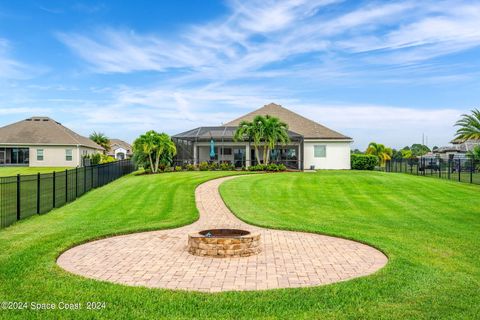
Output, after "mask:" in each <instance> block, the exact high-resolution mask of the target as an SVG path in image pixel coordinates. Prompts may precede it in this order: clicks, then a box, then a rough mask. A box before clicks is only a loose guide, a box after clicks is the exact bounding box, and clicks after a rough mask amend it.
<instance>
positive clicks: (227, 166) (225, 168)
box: [220, 162, 235, 171]
mask: <svg viewBox="0 0 480 320" xmlns="http://www.w3.org/2000/svg"><path fill="white" fill-rule="evenodd" d="M220 170H222V171H228V170H235V166H234V165H233V164H231V163H228V162H223V163H221V164H220Z"/></svg>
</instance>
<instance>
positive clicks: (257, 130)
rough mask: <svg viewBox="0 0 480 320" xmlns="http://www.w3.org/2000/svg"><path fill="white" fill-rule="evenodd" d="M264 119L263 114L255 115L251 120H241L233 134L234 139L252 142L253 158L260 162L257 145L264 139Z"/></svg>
mask: <svg viewBox="0 0 480 320" xmlns="http://www.w3.org/2000/svg"><path fill="white" fill-rule="evenodd" d="M265 121H266V120H265V117H263V116H256V117H255V118H254V119H253V121H252V122H250V121H242V122H240V124H239V126H238V128H237V131H235V135H234V140H235V141H239V140H250V141H252V142H253V147H254V148H255V159H256V160H257V163H260V155H259V152H258V147H259V146H260V144H261V143H262V140H263V139H264V129H265Z"/></svg>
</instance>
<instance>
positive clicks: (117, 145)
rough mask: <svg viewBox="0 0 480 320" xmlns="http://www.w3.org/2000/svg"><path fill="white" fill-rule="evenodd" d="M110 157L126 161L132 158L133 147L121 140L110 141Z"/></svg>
mask: <svg viewBox="0 0 480 320" xmlns="http://www.w3.org/2000/svg"><path fill="white" fill-rule="evenodd" d="M108 155H109V156H111V157H114V158H115V159H117V160H124V159H128V158H131V157H132V146H131V145H130V144H129V143H127V142H125V141H123V140H120V139H110V151H108Z"/></svg>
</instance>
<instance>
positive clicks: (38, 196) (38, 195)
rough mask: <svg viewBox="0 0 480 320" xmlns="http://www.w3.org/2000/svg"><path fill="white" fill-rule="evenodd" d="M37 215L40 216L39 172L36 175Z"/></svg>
mask: <svg viewBox="0 0 480 320" xmlns="http://www.w3.org/2000/svg"><path fill="white" fill-rule="evenodd" d="M37 214H40V172H39V173H37Z"/></svg>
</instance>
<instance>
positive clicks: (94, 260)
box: [57, 177, 387, 292]
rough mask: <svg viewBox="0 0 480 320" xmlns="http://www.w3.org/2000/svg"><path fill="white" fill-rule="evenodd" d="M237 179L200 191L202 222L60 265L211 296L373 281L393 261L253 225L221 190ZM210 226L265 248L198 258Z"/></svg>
mask: <svg viewBox="0 0 480 320" xmlns="http://www.w3.org/2000/svg"><path fill="white" fill-rule="evenodd" d="M233 178H235V177H226V178H220V179H216V180H211V181H208V182H205V183H203V184H202V185H200V186H199V187H197V189H196V191H195V197H196V203H197V208H198V210H199V212H200V219H199V220H198V221H197V222H195V223H193V224H191V225H188V226H185V227H181V228H177V229H169V230H160V231H153V232H143V233H135V234H129V235H123V236H116V237H112V238H107V239H103V240H98V241H93V242H90V243H86V244H83V245H80V246H77V247H74V248H72V249H70V250H67V251H66V252H64V253H63V254H62V255H61V256H60V257H59V258H58V260H57V263H58V264H59V265H60V266H61V267H62V268H63V269H65V270H67V271H70V272H72V273H75V274H79V275H82V276H85V277H88V278H93V279H98V280H105V281H110V282H114V283H121V284H126V285H134V286H146V287H154V288H168V289H185V290H195V291H205V292H218V291H230V290H262V289H274V288H292V287H307V286H318V285H324V284H328V283H333V282H338V281H344V280H347V279H351V278H355V277H360V276H365V275H368V274H371V273H373V272H375V271H377V270H378V269H380V268H382V267H383V266H384V265H385V264H386V263H387V257H386V256H385V255H384V254H383V253H382V252H380V251H378V250H376V249H374V248H372V247H370V246H367V245H364V244H361V243H358V242H355V241H350V240H345V239H340V238H335V237H329V236H324V235H319V234H312V233H303V232H292V231H279V230H271V229H265V228H259V227H254V226H251V225H248V224H246V223H245V222H243V221H241V220H239V219H237V218H236V217H235V216H234V215H233V214H232V213H231V212H230V210H229V209H228V208H227V207H226V205H225V204H224V202H223V200H222V198H221V197H220V194H219V191H218V187H219V185H220V184H221V183H222V182H224V181H226V180H229V179H233ZM259 214H261V213H259ZM210 228H241V229H246V230H250V231H258V232H260V233H261V237H262V246H263V251H262V253H260V254H259V255H256V256H251V257H244V258H209V257H198V256H193V255H190V254H189V253H188V252H187V251H186V245H187V238H188V236H187V235H188V234H189V233H191V232H195V231H200V230H204V229H210Z"/></svg>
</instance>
